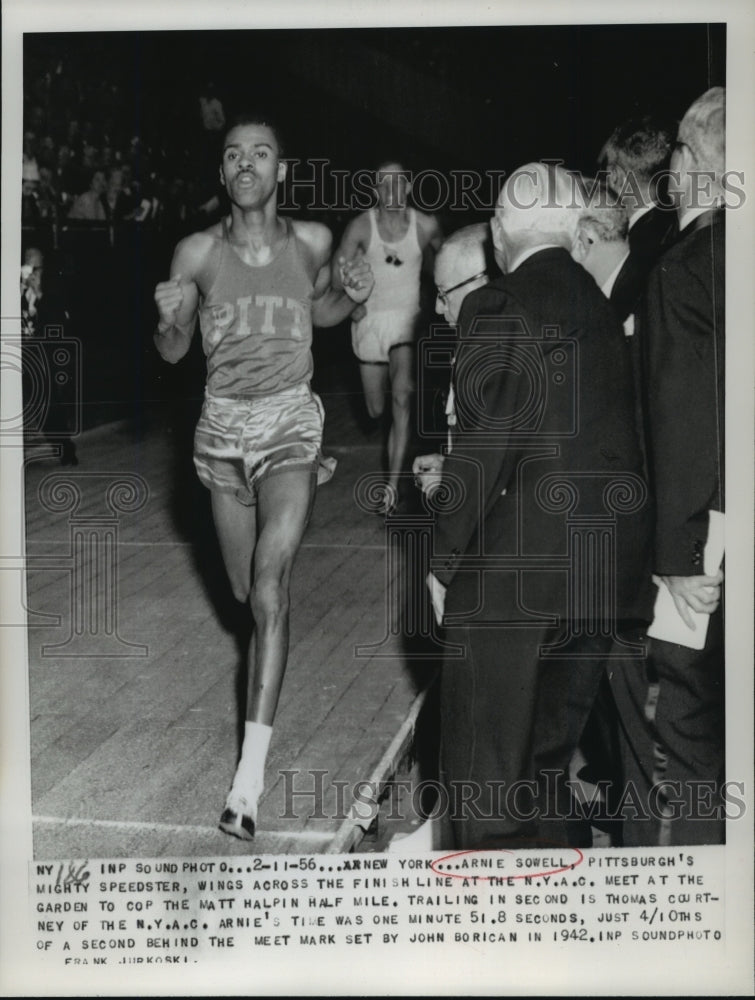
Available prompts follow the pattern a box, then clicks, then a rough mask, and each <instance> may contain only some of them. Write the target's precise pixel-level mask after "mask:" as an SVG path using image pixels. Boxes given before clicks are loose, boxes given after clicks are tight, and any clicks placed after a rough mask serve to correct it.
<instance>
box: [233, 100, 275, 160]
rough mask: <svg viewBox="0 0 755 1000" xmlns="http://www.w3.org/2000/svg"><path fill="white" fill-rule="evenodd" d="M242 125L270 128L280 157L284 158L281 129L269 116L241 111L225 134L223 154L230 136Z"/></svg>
mask: <svg viewBox="0 0 755 1000" xmlns="http://www.w3.org/2000/svg"><path fill="white" fill-rule="evenodd" d="M242 125H262V126H264V127H265V128H269V129H270V131H271V132H272V133H273V136H274V138H275V141H276V143H277V144H278V157H279V158H281V157H282V156H283V137H282V135H281V131H280V129H279V128H278V126H277V125H276V124H275V122H274V121H273V119H272V118H270V117H269V116H268V115H266V114H260V113H257V112H254V111H240V112H239V113H238V114H237V115H235V116H234V117H233V119H232V121H231V123H230V125H229V126H228V128H227V129H226V130H225V132H224V133H223V142H222V145H221V147H220V152H221V154H222V152H223V150H224V149H225V144H226V140H227V139H228V136H229V135H230V134H231V132H232V131H233V130H234V129H235V128H239V127H241V126H242Z"/></svg>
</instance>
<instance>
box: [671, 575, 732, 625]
mask: <svg viewBox="0 0 755 1000" xmlns="http://www.w3.org/2000/svg"><path fill="white" fill-rule="evenodd" d="M662 579H663V582H664V583H665V584H666V586H667V587H668V589H669V590H670V591H671V596H672V597H673V598H674V604H675V605H676V610H677V611H678V612H679V614H680V615H681V618H682V621H683V622H684V623H685V625H687V627H688V628H691V629H692V630H693V631H694V630H695V623H694V621H693V620H692V616H691V615H690V613H689V609H690V608H692V610H693V611H698V612H700V614H705V615H711V614H713V612H714V611H715V610H716V608H717V607H718V605H719V603H720V601H721V584H722V583H723V580H724V575H723V573H722V572H721V570H719V571H718V573H716V575H715V576H664V577H663V578H662Z"/></svg>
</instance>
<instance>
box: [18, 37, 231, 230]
mask: <svg viewBox="0 0 755 1000" xmlns="http://www.w3.org/2000/svg"><path fill="white" fill-rule="evenodd" d="M116 77H117V71H114V74H113V73H109V74H107V75H104V76H103V77H101V78H99V79H98V78H97V75H96V74H95V73H89V74H86V73H78V72H76V73H73V72H72V71H71V66H70V65H69V64H68V62H67V61H66V60H65V59H59V58H57V57H56V58H47V59H44V58H41V57H38V58H37V59H36V60H34V59H32V60H31V62H30V64H29V65H27V70H26V81H25V82H26V85H25V88H24V115H23V129H24V135H23V168H22V170H23V173H22V225H23V227H24V228H25V229H26V230H27V231H28V230H30V229H35V228H37V227H42V228H44V227H45V226H48V227H49V226H50V225H56V226H60V225H62V224H64V223H66V222H67V221H69V220H73V221H74V222H76V221H83V222H96V223H105V224H111V223H120V222H136V223H140V224H144V225H151V226H155V227H159V228H161V229H166V230H169V231H170V232H171V234H175V233H178V232H180V231H181V230H182V229H183V228H184V227H186V228H191V227H192V226H195V225H196V224H197V221H198V219H201V216H202V214H203V206H206V207H205V208H204V212H205V214H207V213H208V212H209V210H211V209H213V208H215V207H217V202H216V200H214V201H213V200H212V194H213V193H214V191H213V190H212V188H211V186H210V184H209V182H208V177H207V171H206V169H205V168H206V165H207V163H208V162H209V159H210V157H209V151H210V147H211V146H212V139H213V137H215V136H217V133H218V130H219V129H222V127H223V124H224V122H225V117H224V111H223V106H222V104H221V102H220V100H219V98H218V97H217V95H216V94H215V92H214V86H213V84H212V82H211V81H208V82H207V83H206V85H205V86H204V87H202V88H201V93H200V94H199V95H198V98H196V99H194V98H188V97H187V98H186V100H185V107H184V108H183V109H180V110H179V113H178V115H177V116H176V117H174V118H173V120H172V123H171V124H172V127H171V128H169V129H161V128H160V123H159V121H158V120H157V118H156V116H155V113H154V110H153V112H152V115H150V112H149V110H148V111H147V112H146V113H145V115H144V116H143V117H142V113H141V109H140V111H139V113H136V112H133V113H131V112H132V109H131V108H130V105H129V101H130V100H133V98H130V95H129V93H128V89H127V88H126V86H125V85H124V84H123V83H121V82H118V80H117V79H116ZM182 125H185V126H186V127H181V126H182ZM176 126H178V127H176ZM208 203H209V204H208Z"/></svg>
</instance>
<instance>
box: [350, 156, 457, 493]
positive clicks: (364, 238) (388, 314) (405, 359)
mask: <svg viewBox="0 0 755 1000" xmlns="http://www.w3.org/2000/svg"><path fill="white" fill-rule="evenodd" d="M375 190H376V193H377V199H378V204H377V207H376V208H372V209H370V210H369V211H368V212H364V213H362V214H361V215H359V216H357V217H356V218H355V219H353V220H352V221H351V222H350V223H349V225H348V226H347V227H346V230H345V232H344V235H343V239H342V241H341V247H340V250H339V251H338V253H337V254H336V258H335V259H338V257H339V256H342V255H345V256H346V257H347V258H348V259H351V258H353V257H355V256H356V255H358V254H363V255H364V257H365V259H366V261H367V262H368V263H369V264H370V267H371V268H372V273H373V275H374V276H375V287H374V288H373V290H372V293H371V294H370V297H369V299H368V300H367V301H366V302H365V304H364V307H363V308H362V309H358V310H356V311H355V313H354V316H353V317H352V327H351V340H352V347H353V350H354V353H355V355H356V357H357V359H358V361H359V372H360V376H361V379H362V389H363V391H364V399H365V404H366V406H367V413H368V414H369V416H370V417H371V418H372V419H373V420H379V419H380V418H381V417H382V416H383V412H384V409H385V402H386V395H387V393H388V392H389V391H390V395H391V424H390V430H389V431H388V442H387V451H388V481H387V487H386V497H385V509H386V511H390V510H391V509H393V508H394V507H395V505H396V503H397V502H398V499H399V498H398V483H399V476H400V474H401V472H402V471H403V468H404V463H405V461H406V457H407V451H408V448H409V440H410V435H411V402H412V394H413V392H414V355H415V340H416V334H417V323H418V321H419V318H420V279H421V273H422V270H423V269H424V270H426V271H427V272H430V271H432V266H433V260H434V258H435V253H436V251H437V249H438V247H439V246H440V243H441V240H442V235H441V231H440V226H439V224H438V221H437V219H436V218H435V216H434V215H429V214H427V213H425V212H420V211H418V210H417V209H415V208H412V207H411V206H410V205H409V204H408V197H409V194H410V192H411V179H410V176H409V174H408V172H407V171H406V170H405V169H404V167H403V166H402V165H401V164H400V163H396V162H395V161H394V162H386V163H383V164H382V165H381V166H380V167H379V168H378V170H377V172H376V187H375ZM339 282H340V277H339V275H338V273H337V271H336V270H335V269H334V272H333V286H334V288H338V287H339ZM358 317H359V318H358Z"/></svg>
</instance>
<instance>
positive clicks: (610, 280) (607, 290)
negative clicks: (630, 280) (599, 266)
mask: <svg viewBox="0 0 755 1000" xmlns="http://www.w3.org/2000/svg"><path fill="white" fill-rule="evenodd" d="M628 257H629V251H628V250H627V252H626V253H625V254H624V256H623V257H622V258H621V260H620V261H619V263H618V264H617V265H616V267H615V268H614V269H613V271H611V273H610V274H609V275H608V277H607V278H606V280H605V281H604V282H603V284H602V285H601V286H600V290H601V292H602V293H603V294H604V295H605V297H606V298H607V299H610V297H611V292H612V291H613V286H614V285H615V284H616V279H617V278H618V276H619V271H620V270H621V269H622V267H623V266H624V264H625V263H626V260H627V258H628Z"/></svg>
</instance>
